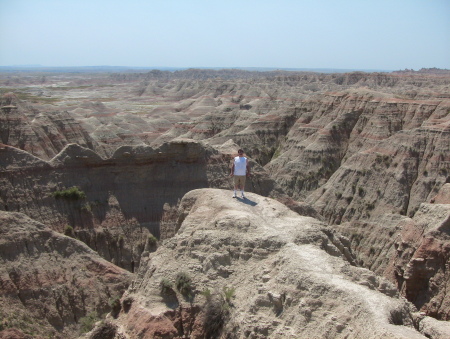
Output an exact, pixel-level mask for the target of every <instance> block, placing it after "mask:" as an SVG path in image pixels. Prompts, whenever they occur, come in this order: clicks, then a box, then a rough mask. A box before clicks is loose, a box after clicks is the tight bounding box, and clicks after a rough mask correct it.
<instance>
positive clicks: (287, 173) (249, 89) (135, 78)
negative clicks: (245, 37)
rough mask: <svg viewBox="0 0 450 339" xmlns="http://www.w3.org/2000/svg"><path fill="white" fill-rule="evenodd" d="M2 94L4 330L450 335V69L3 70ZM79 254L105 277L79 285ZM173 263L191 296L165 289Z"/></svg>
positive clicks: (149, 334) (157, 334)
mask: <svg viewBox="0 0 450 339" xmlns="http://www.w3.org/2000/svg"><path fill="white" fill-rule="evenodd" d="M0 93H1V99H0V137H1V144H0V182H1V185H0V211H1V213H2V215H1V218H2V225H1V227H2V239H1V242H2V243H1V244H0V245H1V248H2V249H1V251H0V255H1V256H2V259H3V261H4V263H5V265H4V267H3V268H2V269H3V270H4V272H3V273H2V278H1V284H2V286H9V287H8V288H6V287H5V288H2V291H3V292H2V296H1V298H2V299H3V300H4V301H5V300H10V301H9V302H10V303H11V304H14V305H15V307H14V308H12V310H11V311H8V310H7V309H6V308H2V310H1V314H2V319H3V320H2V331H0V337H2V334H1V333H2V332H3V333H5V334H4V336H3V337H8V335H16V336H18V337H20V336H22V337H26V336H27V335H28V336H32V335H35V336H37V337H39V336H44V337H45V336H48V335H50V334H51V335H53V336H61V337H67V336H76V335H79V333H80V329H81V323H82V321H80V319H81V318H83V319H86V317H87V316H88V315H90V314H95V315H96V317H92V318H95V319H100V318H104V317H105V314H107V313H109V315H108V317H107V321H106V322H105V321H104V322H103V323H102V325H98V326H97V327H96V329H94V331H93V332H91V334H90V335H91V337H95V336H96V335H97V337H98V335H103V337H106V334H105V333H106V332H108V331H109V332H110V334H109V335H110V337H111V338H114V337H117V338H119V337H120V336H125V337H126V336H131V337H148V338H152V337H182V336H191V337H198V338H203V337H214V336H217V335H219V334H220V333H221V334H222V335H223V336H224V337H225V336H231V335H232V333H235V335H236V337H252V338H263V337H277V338H283V337H296V335H297V336H298V335H303V336H309V337H330V338H331V337H349V338H357V337H361V335H362V334H364V333H366V332H365V331H370V333H371V334H370V335H371V337H376V338H382V337H386V336H389V337H398V338H407V337H408V338H413V337H416V336H417V337H418V338H419V337H423V336H425V337H429V338H430V337H431V338H443V337H445V334H446V333H449V332H448V331H449V329H448V320H450V297H449V296H448V294H447V293H446V291H447V290H448V288H450V286H449V284H450V277H449V274H448V272H449V270H448V268H449V257H450V242H449V236H450V72H448V71H444V70H442V71H441V72H437V71H436V70H428V71H427V70H421V71H419V72H414V71H402V72H393V73H364V72H353V73H335V74H325V73H323V74H322V73H308V72H286V71H272V72H249V71H242V70H220V71H215V70H195V69H192V70H184V71H175V72H169V71H158V70H154V71H151V72H147V73H135V72H129V73H126V72H122V73H95V74H76V73H74V74H72V73H40V74H36V73H13V72H11V73H2V74H0ZM238 148H243V149H244V150H245V153H246V155H247V156H248V157H249V160H250V164H251V168H252V177H250V178H249V179H248V180H247V184H246V191H247V192H251V193H249V194H248V199H247V200H245V201H235V200H232V199H231V189H232V182H231V178H230V177H229V171H230V164H231V160H232V158H233V157H234V156H235V154H236V151H237V149H238ZM70 192H71V193H72V195H69V193H70ZM228 198H230V199H228ZM18 234H20V236H19V235H18ZM31 239H33V240H31ZM44 239H45V240H44ZM19 243H21V244H22V245H19ZM55 243H64V244H70V245H67V246H66V245H64V246H60V247H58V246H56V245H53V244H55ZM42 244H45V246H44V245H42ZM55 246H56V247H55ZM52 253H53V254H52ZM86 253H88V254H86ZM49 255H50V256H52V255H53V256H55V257H54V258H55V259H52V260H55V263H54V264H53V265H51V266H49V265H48V262H46V263H45V264H44V262H45V261H46V259H44V258H46V257H47V256H49ZM59 256H61V257H62V258H64V260H62V259H57V258H58V257H59ZM77 256H81V257H83V260H87V261H88V262H92V261H95V262H96V263H97V264H96V267H97V268H96V269H95V270H94V269H93V268H92V265H89V264H88V263H85V261H83V260H81V259H77ZM72 257H73V258H72ZM72 260H74V262H76V263H77V265H80V268H77V266H76V265H75V263H72ZM26 265H28V266H29V267H33V269H34V270H35V271H36V273H35V278H31V277H30V276H29V272H27V271H30V270H28V269H26V267H27V266H26ZM69 267H71V268H70V270H72V271H73V272H78V270H82V271H83V272H84V273H83V274H85V275H86V278H83V279H94V280H95V279H97V280H95V281H96V284H97V285H92V283H90V284H91V285H90V288H89V289H86V290H85V291H84V294H83V297H82V298H78V297H74V296H75V295H77V294H78V293H79V292H78V289H80V286H85V285H84V284H85V281H84V280H83V279H82V278H81V277H79V276H78V275H77V274H75V273H71V274H70V275H69V273H67V272H68V271H69ZM83 267H87V268H89V269H88V270H87V271H86V268H83ZM105 270H107V271H108V272H109V273H108V279H102V278H101V277H104V274H105V273H104V272H105ZM320 270H323V271H320ZM181 271H184V273H186V274H188V275H189V277H190V278H191V279H192V285H193V286H194V287H192V291H191V292H192V295H190V297H189V298H187V297H186V295H184V294H183V293H181V292H180V291H178V290H176V289H175V288H173V289H172V290H171V292H170V293H168V295H164V294H162V293H161V291H160V287H159V286H160V285H159V284H160V282H161V280H162V279H163V278H168V279H169V280H171V281H172V282H174V281H175V280H176V276H177V272H181ZM250 272H252V273H250ZM44 276H54V277H56V276H58V277H60V278H54V279H53V280H52V281H51V283H50V282H46V281H47V280H46V279H44V278H42V277H44ZM69 276H70V279H69ZM63 277H64V278H63ZM95 277H98V278H95ZM252 277H253V278H252ZM338 281H339V282H338ZM111 284H112V285H111ZM40 285H42V286H43V287H41V286H40ZM94 286H95V287H94ZM227 288H228V291H231V290H233V292H234V294H233V295H235V298H233V301H231V297H230V296H229V295H228V297H227V298H225V299H224V296H223V295H224V294H223V292H221V291H222V290H224V289H227ZM55 289H56V290H58V291H60V292H58V293H60V294H58V295H57V294H55V293H53V294H52V293H50V291H52V290H55ZM125 290H126V291H125ZM205 291H211V292H212V294H211V295H209V294H207V293H205ZM224 291H225V290H224ZM319 291H322V292H323V293H319ZM350 291H353V293H355V291H358V293H359V294H360V295H361V296H360V297H359V298H357V299H355V300H351V299H352V298H351V297H350V294H348V293H350ZM124 292H125V293H124ZM24 295H25V297H24ZM335 299H340V300H342V304H337V303H336V302H335ZM85 300H88V301H89V302H87V301H85ZM112 300H113V301H114V302H111V301H112ZM224 300H225V301H224ZM364 300H365V301H364ZM367 300H371V302H373V304H372V306H370V307H369V308H367V309H366V308H365V307H366V306H365V305H366V302H367ZM373 300H377V301H376V302H375V301H373ZM3 304H4V303H3ZM32 305H40V306H39V307H40V308H43V309H45V307H46V308H47V309H49V310H55V309H56V310H59V311H57V312H53V311H51V312H50V311H49V312H47V316H43V315H42V314H40V313H39V312H28V313H27V309H30V308H32V307H36V306H32ZM211 308H212V309H211ZM17 310H20V312H19V311H17ZM206 310H209V311H208V312H207V311H206ZM15 314H20V317H17V316H16V319H14V315H15ZM211 314H212V315H216V316H217V317H218V318H214V319H213V320H214V322H215V323H218V324H220V326H219V327H214V328H212V327H211V319H210V318H209V317H210V315H211ZM217 314H218V315H217ZM296 314H299V316H297V317H296ZM344 314H346V315H349V316H348V317H347V318H345V319H344V318H342V317H343V316H344ZM18 318H20V319H18ZM37 318H39V319H40V323H39V326H29V325H27V324H26V322H24V319H28V322H30V320H29V319H37ZM208 319H209V320H208ZM250 319H253V320H250ZM19 320H20V321H19ZM148 324H151V326H150V325H148ZM208 324H209V325H208ZM102 326H103V330H104V331H105V332H104V333H103V334H101V333H102V332H101V331H102ZM8 331H9V332H8ZM11 331H16V332H14V333H15V334H11V333H12V332H11ZM96 331H97V332H96ZM139 331H140V332H139ZM109 332H108V333H109ZM8 333H9V334H8ZM111 333H112V334H111ZM146 333H147V334H146Z"/></svg>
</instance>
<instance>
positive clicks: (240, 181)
mask: <svg viewBox="0 0 450 339" xmlns="http://www.w3.org/2000/svg"><path fill="white" fill-rule="evenodd" d="M234 186H239V187H242V188H244V187H245V175H235V176H234Z"/></svg>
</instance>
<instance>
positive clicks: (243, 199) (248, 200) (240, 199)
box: [236, 197, 258, 206]
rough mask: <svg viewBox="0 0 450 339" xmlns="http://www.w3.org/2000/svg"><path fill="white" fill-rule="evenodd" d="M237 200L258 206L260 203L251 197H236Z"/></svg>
mask: <svg viewBox="0 0 450 339" xmlns="http://www.w3.org/2000/svg"><path fill="white" fill-rule="evenodd" d="M236 199H237V200H239V201H240V202H243V203H244V204H247V205H250V206H256V205H258V203H257V202H255V201H253V200H250V199H249V198H247V197H245V198H239V197H236Z"/></svg>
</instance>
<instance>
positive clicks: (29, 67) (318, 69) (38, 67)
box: [0, 64, 397, 73]
mask: <svg viewBox="0 0 450 339" xmlns="http://www.w3.org/2000/svg"><path fill="white" fill-rule="evenodd" d="M62 69H90V70H92V69H99V70H100V69H103V70H114V69H116V70H119V69H120V70H164V71H177V70H188V69H210V70H232V69H237V70H247V71H310V72H318V73H346V72H357V71H360V72H393V71H397V70H393V69H369V68H332V67H328V68H327V67H315V68H307V67H302V68H296V67H239V66H235V67H208V66H201V67H171V66H110V65H94V66H43V65H39V64H30V65H8V66H0V70H11V71H12V70H22V71H24V70H47V71H49V70H62Z"/></svg>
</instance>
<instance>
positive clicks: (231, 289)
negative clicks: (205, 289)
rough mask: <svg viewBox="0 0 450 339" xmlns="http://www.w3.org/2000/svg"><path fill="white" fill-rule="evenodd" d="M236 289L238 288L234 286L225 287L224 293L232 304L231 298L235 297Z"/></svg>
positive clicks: (226, 299) (227, 300)
mask: <svg viewBox="0 0 450 339" xmlns="http://www.w3.org/2000/svg"><path fill="white" fill-rule="evenodd" d="M235 291H236V289H235V288H234V287H226V286H224V287H223V295H224V297H225V301H226V302H227V303H228V304H230V303H231V299H232V298H233V297H234V292H235Z"/></svg>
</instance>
